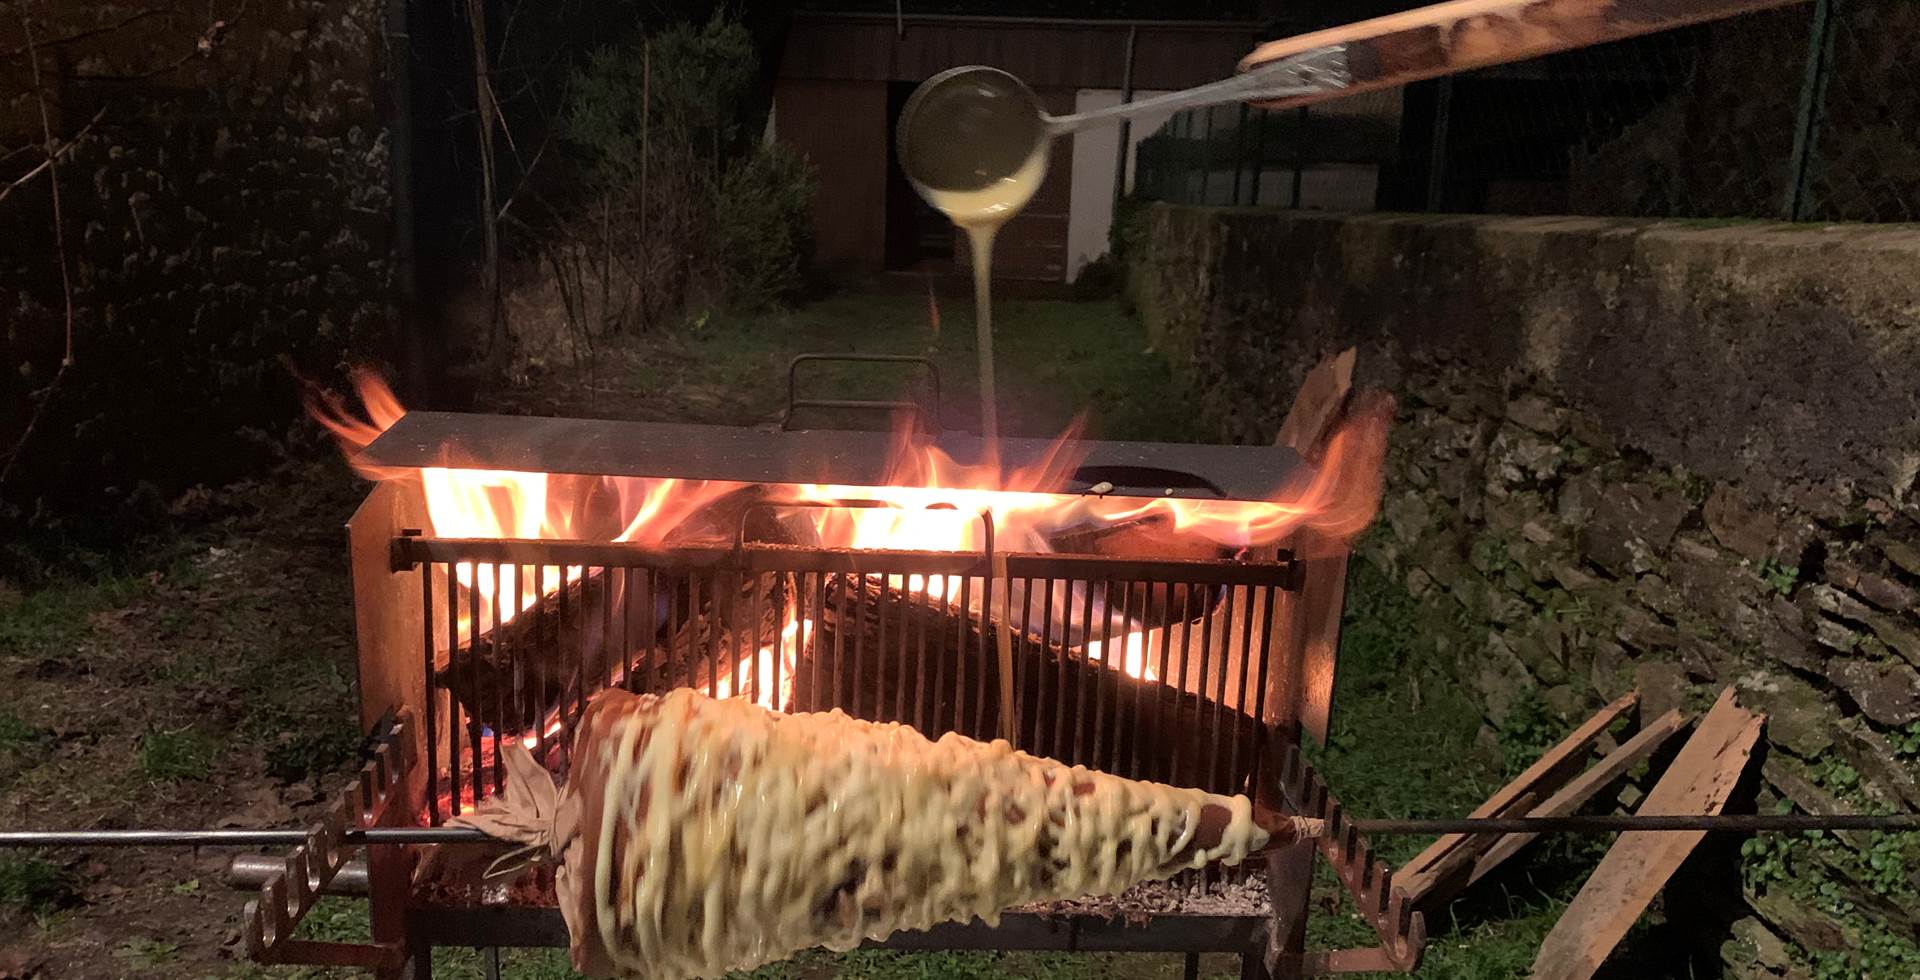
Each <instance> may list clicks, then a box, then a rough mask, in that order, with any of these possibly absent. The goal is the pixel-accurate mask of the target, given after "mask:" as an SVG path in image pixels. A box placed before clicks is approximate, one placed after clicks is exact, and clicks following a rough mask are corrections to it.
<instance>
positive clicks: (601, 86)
mask: <svg viewBox="0 0 1920 980" xmlns="http://www.w3.org/2000/svg"><path fill="white" fill-rule="evenodd" d="M649 63H650V64H651V67H649ZM759 76H760V73H759V62H758V58H757V55H756V52H755V49H754V44H753V39H752V36H751V35H750V34H749V33H748V31H747V29H746V28H745V27H744V26H742V25H741V24H740V23H739V22H738V21H737V20H735V19H731V18H727V17H722V16H715V17H714V18H713V19H711V20H709V21H707V22H706V23H705V24H701V25H692V24H681V25H677V26H675V27H672V28H668V29H666V30H664V31H660V32H658V33H655V34H652V35H636V36H634V37H632V38H629V39H627V40H624V41H621V42H619V43H616V44H612V45H608V46H606V47H604V48H601V49H600V50H598V51H595V52H594V53H593V54H592V56H591V57H590V58H589V59H588V63H587V64H586V66H585V67H583V68H582V69H580V70H579V71H578V72H576V73H575V75H574V78H573V84H572V89H571V91H572V96H571V102H570V106H569V109H568V113H567V118H566V124H565V133H566V136H567V138H568V140H569V141H570V142H571V143H572V144H573V145H574V146H575V147H576V148H577V149H578V150H579V151H580V152H581V154H582V155H583V156H584V158H585V159H584V160H583V162H584V163H585V164H586V166H587V170H588V173H589V174H590V175H591V179H592V181H593V184H594V187H593V192H592V193H591V194H590V195H588V196H587V199H586V200H585V201H583V202H581V204H580V205H579V206H578V207H577V208H576V209H575V213H573V214H569V215H561V216H560V217H559V220H558V221H557V222H556V224H557V225H558V226H559V227H558V228H557V229H555V231H554V233H552V234H545V233H543V236H542V240H541V242H540V243H539V248H540V250H541V252H542V256H543V258H544V259H545V261H546V263H547V265H548V266H549V267H550V269H551V271H552V273H553V276H554V280H555V282H556V283H557V284H558V285H559V286H560V289H561V294H562V302H563V304H564V305H565V306H566V308H567V313H568V318H569V321H570V322H571V323H572V325H573V329H574V330H575V331H576V333H584V334H585V335H586V337H587V339H588V340H589V341H591V340H592V338H593V335H594V334H596V333H601V332H606V331H609V330H618V329H622V328H624V327H627V326H630V325H637V326H645V325H648V324H652V323H658V322H661V321H663V320H664V321H667V322H672V321H674V320H675V319H677V316H676V314H677V313H678V312H680V311H682V310H684V309H685V308H686V307H687V306H689V305H691V304H693V303H696V302H720V303H726V304H730V305H735V306H741V307H748V308H752V307H764V306H768V305H772V304H776V303H779V302H782V301H784V300H787V299H790V298H792V297H793V296H794V295H795V294H796V293H797V292H798V291H799V290H800V288H801V286H802V285H803V283H804V280H805V270H806V263H807V259H808V257H809V255H810V252H811V246H812V236H811V223H812V216H811V207H812V201H813V191H814V181H813V177H812V174H811V172H810V171H809V169H808V167H807V164H806V162H805V161H804V160H802V159H800V158H799V157H798V156H797V155H795V154H794V153H793V152H792V151H790V150H788V149H786V148H785V147H781V146H772V145H766V144H765V143H763V142H761V141H760V140H759V139H758V137H759V134H760V132H761V128H762V127H761V125H760V124H761V123H762V122H763V121H764V120H763V119H759V118H756V116H757V115H758V113H757V112H756V111H755V107H754V95H755V90H756V87H757V85H758V84H759Z"/></svg>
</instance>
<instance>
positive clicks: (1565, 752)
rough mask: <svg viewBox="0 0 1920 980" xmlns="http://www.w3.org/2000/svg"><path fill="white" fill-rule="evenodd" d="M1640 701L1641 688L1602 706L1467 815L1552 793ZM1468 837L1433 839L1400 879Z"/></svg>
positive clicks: (1505, 809)
mask: <svg viewBox="0 0 1920 980" xmlns="http://www.w3.org/2000/svg"><path fill="white" fill-rule="evenodd" d="M1638 703H1640V692H1639V691H1628V692H1627V693H1625V694H1622V695H1621V696H1620V697H1619V698H1617V699H1615V700H1614V702H1613V703H1612V704H1609V705H1607V706H1606V707H1604V708H1601V709H1600V710H1599V711H1598V712H1597V713H1595V714H1594V716H1593V717H1591V718H1588V719H1587V720H1586V721H1585V722H1584V723H1583V724H1581V726H1580V727H1579V728H1576V729H1574V730H1573V732H1572V734H1570V735H1568V736H1567V737H1566V738H1564V739H1561V740H1560V744H1558V745H1556V746H1554V747H1553V748H1550V749H1548V750H1547V751H1546V752H1545V753H1543V754H1542V755H1541V756H1540V758H1538V759H1536V760H1534V763H1533V765H1531V766H1528V767H1527V771H1526V772H1523V773H1521V774H1520V775H1519V776H1517V777H1515V778H1514V780H1513V781H1512V782H1510V783H1508V784H1507V785H1505V786H1503V787H1501V788H1500V791H1499V792H1497V793H1495V794H1493V796H1492V797H1490V798H1489V799H1488V800H1487V802H1485V803H1482V804H1480V806H1479V807H1478V808H1477V809H1475V810H1474V811H1473V812H1472V813H1470V814H1468V816H1470V817H1498V816H1503V815H1506V814H1508V813H1509V811H1513V810H1515V809H1516V804H1517V803H1519V802H1520V801H1521V799H1522V798H1523V797H1526V796H1529V795H1531V796H1532V797H1533V798H1534V799H1539V798H1540V796H1541V795H1543V794H1546V793H1551V792H1553V791H1554V790H1555V789H1557V788H1559V787H1560V786H1562V785H1564V784H1565V783H1566V781H1567V780H1569V779H1572V778H1573V776H1574V774H1575V773H1578V772H1579V771H1580V770H1581V769H1584V768H1586V762H1585V760H1586V757H1587V755H1588V753H1590V752H1592V751H1593V745H1594V743H1595V742H1597V741H1599V739H1600V736H1601V735H1604V734H1606V731H1607V729H1609V728H1611V727H1613V723H1614V722H1616V721H1619V720H1620V716H1622V715H1624V714H1626V713H1627V712H1628V711H1630V710H1632V708H1633V706H1634V705H1636V704H1638ZM1468 836H1469V835H1466V834H1448V835H1446V836H1445V837H1442V838H1440V839H1439V840H1437V841H1434V842H1433V843H1432V844H1431V845H1429V846H1428V847H1427V849H1426V850H1424V851H1421V852H1420V854H1419V855H1418V856H1416V857H1415V858H1414V859H1413V860H1411V861H1409V862H1407V863H1406V865H1405V866H1403V867H1402V868H1401V869H1400V872H1399V874H1400V877H1401V879H1402V880H1403V881H1404V880H1406V877H1407V876H1409V875H1420V874H1423V873H1424V872H1425V871H1426V870H1427V869H1429V868H1431V867H1433V866H1434V865H1435V864H1438V863H1439V862H1440V860H1441V859H1443V858H1445V857H1446V856H1447V855H1448V854H1449V853H1450V852H1452V851H1453V849H1454V848H1456V847H1459V846H1461V845H1462V844H1464V843H1466V841H1467V837H1468Z"/></svg>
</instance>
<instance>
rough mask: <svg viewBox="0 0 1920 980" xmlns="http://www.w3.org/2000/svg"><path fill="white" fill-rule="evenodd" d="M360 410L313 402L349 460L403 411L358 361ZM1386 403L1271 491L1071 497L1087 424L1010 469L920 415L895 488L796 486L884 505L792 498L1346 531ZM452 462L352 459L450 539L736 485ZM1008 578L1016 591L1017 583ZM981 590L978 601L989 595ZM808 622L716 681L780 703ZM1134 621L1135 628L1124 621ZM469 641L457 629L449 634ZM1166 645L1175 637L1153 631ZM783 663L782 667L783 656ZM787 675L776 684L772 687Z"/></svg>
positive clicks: (1055, 519)
mask: <svg viewBox="0 0 1920 980" xmlns="http://www.w3.org/2000/svg"><path fill="white" fill-rule="evenodd" d="M354 381H355V384H356V385H357V387H358V389H359V394H360V400H361V402H362V404H363V406H364V408H365V417H364V418H362V417H360V416H358V415H355V414H353V413H352V412H350V411H349V410H348V409H347V406H346V405H345V403H344V402H343V401H342V400H341V399H340V398H339V397H337V396H334V395H331V394H329V393H325V392H319V391H317V390H316V391H313V392H310V396H311V397H310V398H309V410H310V411H311V412H312V413H313V415H314V417H315V418H316V419H318V420H319V421H320V422H321V423H322V424H323V425H325V426H326V427H327V428H328V429H329V430H331V431H332V432H333V434H334V436H335V437H336V439H337V440H338V441H339V443H340V444H341V446H342V448H343V449H344V450H345V451H346V452H347V453H348V454H349V456H351V455H353V454H355V453H357V452H358V451H359V450H360V449H362V448H364V447H365V446H366V445H368V444H369V443H371V442H372V441H373V439H374V438H375V437H377V436H378V435H379V434H380V433H381V432H383V431H385V430H386V429H387V427H389V426H391V425H393V424H394V423H395V422H396V421H398V420H399V419H400V417H401V416H402V415H404V414H405V411H406V410H405V408H404V407H403V406H402V405H401V404H400V401H399V399H397V398H396V397H394V395H393V392H392V391H391V390H389V389H388V388H387V386H386V385H385V384H384V383H383V382H382V381H381V380H380V378H379V377H378V376H377V375H375V374H373V373H371V372H365V371H362V372H356V373H355V375H354ZM1390 417H1391V403H1390V402H1382V403H1362V404H1360V405H1358V406H1357V407H1356V410H1355V411H1354V412H1352V413H1351V417H1350V418H1349V420H1348V422H1347V424H1346V426H1345V427H1344V428H1343V429H1342V430H1341V431H1340V432H1338V433H1337V434H1335V435H1334V436H1333V438H1332V439H1331V440H1330V442H1329V443H1328V445H1327V449H1326V452H1325V454H1324V457H1323V458H1322V459H1321V460H1320V461H1319V462H1318V465H1317V466H1316V467H1315V468H1314V469H1313V470H1312V473H1311V476H1309V477H1308V478H1307V479H1306V480H1305V481H1304V482H1302V483H1300V484H1298V485H1295V486H1291V487H1288V488H1286V489H1285V490H1284V491H1282V492H1281V493H1279V494H1277V495H1276V496H1275V497H1274V499H1271V500H1265V501H1227V500H1193V499H1176V498H1172V497H1166V498H1156V499H1150V500H1145V501H1143V500H1141V499H1139V498H1117V497H1105V496H1097V495H1088V494H1072V493H1066V492H1063V491H1064V489H1065V488H1066V487H1068V486H1069V485H1070V484H1071V483H1072V475H1073V473H1074V471H1075V469H1076V467H1077V466H1078V463H1079V461H1080V459H1081V458H1082V457H1081V456H1080V455H1079V454H1078V453H1077V452H1076V439H1077V436H1078V434H1079V431H1078V427H1077V426H1075V427H1072V428H1069V430H1068V431H1067V432H1066V433H1064V434H1062V435H1061V436H1060V438H1059V439H1057V440H1056V441H1055V442H1054V443H1053V444H1052V446H1051V448H1050V450H1049V451H1048V452H1047V453H1045V454H1044V455H1043V457H1042V458H1041V459H1040V460H1039V461H1038V462H1035V463H1033V464H1031V465H1029V466H1025V467H1017V468H1006V467H1003V466H1002V465H1001V461H1000V460H999V459H998V458H997V454H996V453H994V452H993V447H988V450H989V451H988V458H987V459H985V460H983V461H980V462H977V463H962V462H960V461H958V460H956V459H954V458H953V457H951V456H949V455H948V454H946V453H944V452H942V451H941V450H940V449H939V448H938V447H936V446H933V445H931V444H929V443H927V442H926V441H924V440H919V439H916V438H915V437H914V435H913V430H912V429H911V427H909V426H905V425H903V426H901V427H900V428H899V429H898V430H897V434H896V437H895V441H894V445H893V449H892V452H891V454H890V456H889V466H888V471H887V479H886V484H887V485H885V486H878V487H861V486H835V485H801V486H796V487H793V488H791V490H792V493H793V495H794V497H795V498H796V499H798V500H801V501H808V502H814V503H832V502H835V501H847V500H853V501H865V502H877V503H879V504H881V505H882V506H877V507H874V506H868V507H859V508H850V507H814V508H805V509H796V510H795V511H794V512H793V513H792V514H790V515H789V519H790V520H802V521H810V522H811V523H812V530H813V531H814V532H815V534H816V535H817V537H818V540H819V542H820V543H821V544H823V545H828V546H838V547H850V548H856V549H874V548H885V549H899V550H917V551H945V552H960V551H979V550H982V549H983V548H984V546H985V543H986V539H985V531H986V528H985V521H983V519H982V515H983V514H985V515H987V517H989V518H990V519H991V521H992V524H993V529H994V547H995V549H996V551H998V552H999V553H1002V554H1005V553H1011V552H1047V551H1051V550H1053V547H1052V544H1051V542H1052V541H1053V540H1054V539H1055V538H1056V537H1057V536H1058V535H1060V534H1062V533H1064V532H1069V531H1074V530H1076V529H1085V528H1090V527H1091V528H1098V527H1112V526H1114V525H1117V524H1120V523H1122V522H1135V521H1142V520H1152V521H1158V522H1161V523H1162V524H1163V525H1164V526H1166V527H1168V528H1170V529H1171V530H1172V531H1173V532H1175V533H1177V534H1179V535H1181V536H1183V537H1187V538H1191V539H1195V540H1203V541H1206V542H1211V543H1212V544H1213V545H1216V546H1218V547H1219V548H1221V549H1225V550H1233V549H1240V548H1249V547H1257V546H1263V545H1270V544H1274V543H1276V542H1279V541H1281V540H1282V539H1284V538H1286V537H1288V536H1289V535H1291V534H1292V533H1294V532H1295V531H1297V530H1299V529H1303V528H1306V529H1312V530H1314V531H1317V532H1319V533H1320V534H1321V535H1323V536H1325V537H1330V538H1335V539H1344V538H1347V537H1350V536H1352V535H1353V534H1356V533H1358V532H1359V531H1360V530H1362V529H1364V528H1365V527H1366V526H1367V525H1368V524H1369V523H1371V522H1372V520H1373V517H1374V513H1375V510H1376V508H1377V506H1378V503H1379V498H1380V486H1379V481H1380V468H1381V460H1382V457H1383V455H1384V453H1385V442H1386V433H1387V428H1388V424H1389V421H1390ZM447 451H448V454H449V458H448V462H447V465H444V466H439V467H428V468H425V469H421V470H407V471H402V472H389V471H383V470H381V469H380V468H377V467H372V466H368V465H365V464H360V463H356V464H355V466H356V469H357V471H358V472H360V473H361V474H362V475H364V476H366V477H368V478H369V479H377V480H412V481H418V484H419V486H420V489H421V492H422V495H423V497H424V500H425V503H426V508H427V512H428V515H429V521H428V524H429V528H428V529H429V530H430V531H431V533H433V534H434V535H437V536H440V537H455V538H502V537H505V538H547V539H555V538H568V539H585V540H609V541H630V542H637V543H642V544H649V545H658V544H660V543H662V542H663V541H664V540H665V538H666V535H667V534H668V533H669V532H671V531H672V530H673V529H675V528H676V527H679V526H680V525H682V524H683V523H684V522H686V521H687V520H688V519H689V518H690V517H692V516H694V515H696V514H697V513H698V512H699V511H700V510H701V509H702V508H704V507H705V506H707V505H708V504H709V503H711V502H712V501H714V500H715V499H717V498H718V497H719V496H721V495H722V494H725V493H727V492H730V491H732V490H734V489H737V488H736V486H735V485H732V484H724V483H713V482H706V481H685V480H669V479H640V478H630V477H580V476H570V475H563V474H546V473H524V472H512V471H500V470H483V469H476V468H471V467H463V466H460V465H458V464H457V461H456V460H455V459H453V458H452V451H453V450H452V447H449V448H448V450H447ZM472 571H473V570H472V568H471V567H470V566H465V565H461V566H456V568H455V575H456V577H457V578H458V581H459V584H460V585H461V586H462V587H463V588H464V589H465V590H466V591H467V595H468V596H475V595H477V597H478V600H479V601H478V603H477V604H478V605H479V606H480V608H481V617H482V619H481V621H482V622H486V623H494V624H497V623H502V622H506V621H508V620H511V619H512V618H513V617H514V616H515V615H516V614H518V613H520V612H521V611H523V610H525V609H527V608H529V607H531V606H532V605H533V604H534V603H536V602H538V601H540V598H541V596H540V595H539V594H537V592H536V590H535V589H533V588H532V587H531V586H532V583H531V582H523V583H521V586H520V588H519V589H518V591H519V595H518V596H517V597H514V596H496V595H495V592H496V587H497V585H498V583H496V582H494V581H491V580H489V579H488V578H487V577H484V576H483V577H481V578H480V580H479V581H474V580H473V575H472ZM581 572H582V570H581V569H580V568H578V567H573V568H567V569H560V568H555V567H549V568H547V569H545V577H544V581H545V583H546V591H548V592H551V591H553V590H556V589H559V588H561V587H562V584H563V583H564V582H568V581H572V580H575V579H577V578H578V577H579V576H580V574H581ZM888 584H889V585H891V586H893V587H895V588H899V589H903V590H907V591H912V592H919V593H923V594H926V595H928V596H930V597H932V598H934V599H937V600H943V601H949V602H957V601H958V596H957V595H950V594H949V590H954V591H957V590H958V585H957V582H956V581H955V580H953V579H948V578H944V577H940V576H934V577H931V578H921V577H919V576H912V577H910V578H908V579H906V580H904V581H903V580H902V579H901V578H899V577H895V578H893V579H892V580H890V582H889V583H888ZM1008 588H1009V589H1011V586H1010V585H1009V586H1008ZM979 601H980V597H979V595H978V594H977V590H976V593H975V595H974V597H973V599H972V602H975V603H977V602H979ZM467 605H468V604H467V603H466V602H465V601H463V602H462V603H461V604H460V608H459V609H458V611H457V615H458V619H459V623H458V630H457V631H456V632H457V633H462V634H466V635H471V633H472V629H473V626H474V624H472V623H469V622H468V621H467V617H468V609H467ZM1117 625H1118V627H1119V629H1118V630H1116V631H1115V633H1114V635H1113V636H1112V637H1105V636H1096V637H1090V638H1088V639H1087V640H1086V641H1085V642H1083V643H1082V644H1081V646H1082V652H1083V653H1084V654H1085V655H1086V656H1087V657H1088V658H1089V659H1090V660H1094V661H1096V662H1100V663H1103V664H1106V665H1108V666H1109V667H1112V668H1114V669H1118V670H1122V671H1124V672H1126V673H1127V674H1129V675H1131V676H1134V677H1139V678H1145V679H1149V680H1151V679H1155V678H1154V672H1153V671H1152V669H1151V668H1149V666H1148V661H1149V656H1148V653H1149V651H1150V649H1151V648H1153V647H1154V646H1155V645H1156V641H1155V635H1156V634H1159V633H1161V632H1162V631H1161V630H1158V629H1149V628H1147V627H1146V626H1145V625H1144V624H1140V623H1137V622H1124V623H1120V624H1117ZM812 628H813V624H812V623H811V622H810V621H804V620H796V621H792V622H790V623H789V625H788V627H787V629H786V630H785V631H783V632H782V634H781V636H780V638H779V641H778V649H777V650H775V649H774V648H773V647H772V646H768V647H763V648H762V649H761V650H759V651H758V654H757V656H754V657H749V658H746V659H743V660H742V661H741V662H740V664H739V665H738V666H737V667H736V668H734V669H733V670H732V672H731V673H730V674H729V676H727V677H725V678H721V679H719V680H718V681H717V684H718V685H719V687H720V689H722V690H724V692H725V694H726V695H731V694H734V693H737V692H735V691H734V686H735V678H738V679H740V680H742V681H746V682H748V683H747V687H748V689H749V690H751V691H755V692H758V699H760V700H761V703H763V704H768V705H769V706H778V705H779V704H784V703H785V700H786V692H785V691H782V690H777V689H778V688H790V686H791V683H792V676H793V671H792V666H793V664H794V662H795V660H796V658H797V650H798V647H799V645H800V644H801V643H804V642H806V639H807V637H808V635H810V633H811V630H812ZM1122 631H1124V632H1122ZM446 642H447V643H449V644H453V643H457V642H459V637H458V636H457V635H456V636H454V637H450V638H448V639H447V641H446ZM1158 642H1160V643H1164V642H1165V638H1164V636H1162V637H1161V638H1160V640H1159V641H1158ZM776 665H777V666H776ZM776 680H777V681H779V683H776Z"/></svg>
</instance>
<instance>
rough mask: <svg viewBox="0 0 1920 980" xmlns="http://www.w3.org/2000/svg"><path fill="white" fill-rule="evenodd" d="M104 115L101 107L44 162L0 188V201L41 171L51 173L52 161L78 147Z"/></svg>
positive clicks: (105, 111) (104, 112)
mask: <svg viewBox="0 0 1920 980" xmlns="http://www.w3.org/2000/svg"><path fill="white" fill-rule="evenodd" d="M106 114H107V107H106V106H101V107H100V111H99V112H96V113H94V114H93V118H92V119H89V120H87V124H86V125H85V126H82V127H80V131H79V132H77V133H75V134H73V135H72V136H69V137H67V139H66V140H65V141H64V142H62V143H61V144H60V148H59V149H57V150H55V151H54V152H53V153H51V154H49V155H48V156H47V158H46V159H45V160H42V161H40V163H39V164H38V165H37V166H35V167H34V168H33V169H32V170H29V171H27V172H26V173H24V174H21V175H20V176H18V177H15V178H14V179H13V182H12V183H10V184H8V185H7V186H5V187H0V201H4V200H6V199H7V195H9V194H12V193H13V192H14V191H17V190H19V189H20V188H22V187H25V186H26V185H28V184H30V183H32V182H33V179H34V178H35V177H38V176H40V174H41V173H42V172H43V171H51V170H52V169H53V164H54V161H55V160H58V159H60V158H61V157H63V156H66V155H67V153H68V152H70V151H72V149H73V148H74V147H76V146H78V145H80V141H81V140H83V139H86V138H87V132H88V131H89V130H91V129H93V124H94V123H97V122H99V121H100V117H102V116H104V115H106ZM21 149H26V148H25V147H22V148H21Z"/></svg>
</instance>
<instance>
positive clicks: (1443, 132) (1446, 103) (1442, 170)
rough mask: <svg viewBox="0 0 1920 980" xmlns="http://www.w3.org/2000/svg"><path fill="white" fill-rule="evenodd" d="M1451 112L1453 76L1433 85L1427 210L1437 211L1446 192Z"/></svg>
mask: <svg viewBox="0 0 1920 980" xmlns="http://www.w3.org/2000/svg"><path fill="white" fill-rule="evenodd" d="M1452 111H1453V76H1451V75H1445V76H1442V77H1441V78H1440V80H1439V81H1437V82H1435V83H1434V100H1433V147H1432V150H1431V152H1430V153H1429V154H1428V157H1427V210H1428V211H1438V210H1440V205H1441V203H1442V196H1443V194H1444V192H1445V191H1446V176H1447V117H1448V115H1450V114H1451V113H1452Z"/></svg>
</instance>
